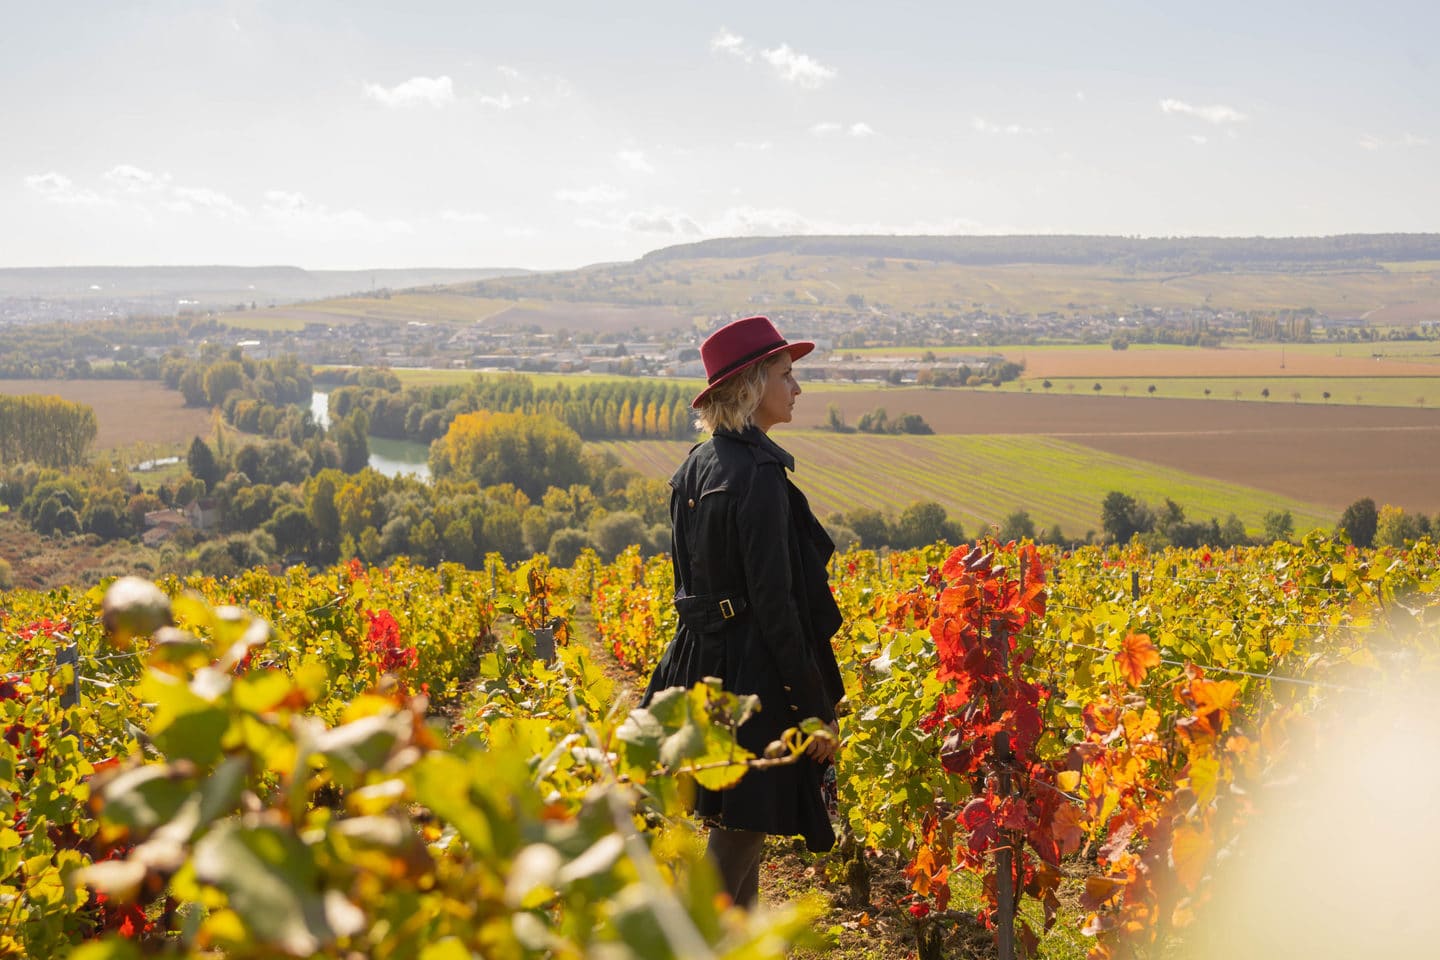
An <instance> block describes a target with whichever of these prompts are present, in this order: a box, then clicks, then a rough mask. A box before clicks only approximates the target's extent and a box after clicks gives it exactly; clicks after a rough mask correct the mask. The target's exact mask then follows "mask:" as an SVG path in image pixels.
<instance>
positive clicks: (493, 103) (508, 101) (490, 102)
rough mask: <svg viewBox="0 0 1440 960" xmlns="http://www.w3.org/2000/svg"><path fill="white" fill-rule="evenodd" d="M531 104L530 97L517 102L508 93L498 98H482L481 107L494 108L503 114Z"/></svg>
mask: <svg viewBox="0 0 1440 960" xmlns="http://www.w3.org/2000/svg"><path fill="white" fill-rule="evenodd" d="M529 102H530V98H529V97H521V98H519V99H518V100H517V99H516V98H514V97H512V96H510V94H508V93H502V94H500V96H498V97H492V96H482V97H481V98H480V105H481V106H484V107H494V108H495V109H496V110H500V111H502V112H503V111H508V110H514V109H515V108H516V107H519V106H523V105H525V104H527V103H529Z"/></svg>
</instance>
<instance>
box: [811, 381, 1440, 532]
mask: <svg viewBox="0 0 1440 960" xmlns="http://www.w3.org/2000/svg"><path fill="white" fill-rule="evenodd" d="M830 404H834V405H835V406H837V407H839V408H840V409H841V411H842V412H843V413H844V414H845V419H846V422H847V423H849V424H851V425H854V424H855V423H856V422H857V421H858V420H859V418H860V415H861V414H862V413H864V412H865V411H867V410H873V409H875V408H877V407H884V408H885V409H886V411H887V412H888V413H889V414H890V416H891V417H894V416H897V415H899V414H901V413H918V414H920V415H921V416H923V417H924V418H925V420H926V422H927V423H929V424H930V426H931V427H932V428H934V430H935V432H936V433H960V434H1042V435H1045V436H1050V437H1055V438H1058V439H1063V440H1066V441H1069V442H1071V443H1077V444H1082V445H1085V446H1089V447H1093V448H1095V449H1097V450H1102V451H1105V452H1108V453H1114V454H1119V455H1121V456H1126V457H1133V458H1135V459H1139V460H1146V461H1149V462H1152V463H1155V464H1159V465H1161V466H1165V467H1169V468H1173V469H1177V470H1181V471H1184V472H1187V473H1193V474H1197V475H1199V476H1204V477H1211V478H1214V479H1216V480H1221V481H1224V482H1226V483H1234V484H1242V485H1245V486H1249V487H1255V488H1259V489H1262V490H1269V491H1272V492H1275V493H1279V494H1283V495H1285V496H1287V497H1293V498H1295V499H1297V500H1303V501H1306V502H1310V503H1315V504H1320V505H1325V506H1329V507H1331V508H1334V509H1336V510H1337V511H1338V510H1340V509H1343V508H1344V507H1345V506H1346V505H1347V504H1349V503H1352V502H1354V501H1355V500H1357V499H1359V498H1361V497H1372V498H1374V499H1375V501H1376V503H1391V504H1395V505H1397V506H1403V507H1404V508H1405V509H1407V510H1424V511H1425V512H1427V513H1433V512H1437V511H1440V482H1437V480H1436V478H1437V477H1440V410H1430V409H1410V408H1403V407H1359V406H1340V405H1334V406H1327V405H1318V404H1294V403H1278V402H1277V403H1234V402H1228V401H1223V400H1178V399H1163V398H1150V397H1145V398H1139V397H1134V398H1120V397H1091V396H1068V395H1067V396H1046V395H1038V394H1015V393H992V392H984V391H976V390H921V389H914V390H906V389H893V388H892V389H888V390H887V389H876V390H873V391H853V392H852V391H845V392H835V393H828V392H819V391H814V392H812V393H811V394H810V395H809V397H808V402H807V398H806V397H803V396H802V398H801V400H800V402H799V403H798V404H797V405H796V417H795V421H794V423H795V426H797V427H820V426H823V424H824V422H825V418H826V408H827V407H828V406H829V405H830Z"/></svg>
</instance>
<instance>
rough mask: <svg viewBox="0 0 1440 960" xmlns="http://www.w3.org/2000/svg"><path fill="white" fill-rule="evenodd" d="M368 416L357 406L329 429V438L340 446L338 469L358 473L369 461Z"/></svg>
mask: <svg viewBox="0 0 1440 960" xmlns="http://www.w3.org/2000/svg"><path fill="white" fill-rule="evenodd" d="M369 432H370V416H369V414H367V413H366V412H365V410H364V409H363V408H359V407H357V408H356V409H355V410H353V411H351V412H350V415H349V416H347V417H345V419H343V420H341V421H340V423H339V424H338V425H337V426H336V427H335V428H334V429H333V430H331V431H330V438H331V439H332V440H334V441H335V445H336V446H338V447H339V448H340V469H341V470H343V471H345V472H346V473H359V472H360V471H361V470H364V469H365V467H366V466H368V465H369V463H370V438H369Z"/></svg>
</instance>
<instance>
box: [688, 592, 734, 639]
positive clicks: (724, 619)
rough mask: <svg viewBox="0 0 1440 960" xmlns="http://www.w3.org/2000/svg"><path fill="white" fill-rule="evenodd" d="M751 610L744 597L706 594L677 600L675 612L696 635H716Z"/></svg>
mask: <svg viewBox="0 0 1440 960" xmlns="http://www.w3.org/2000/svg"><path fill="white" fill-rule="evenodd" d="M749 609H750V603H749V601H747V600H746V599H745V597H744V595H743V594H742V595H736V596H721V595H719V594H705V595H703V596H698V597H679V596H677V597H676V598H675V611H676V613H678V614H679V615H680V622H681V623H683V624H685V626H687V627H689V628H690V629H691V630H694V631H695V632H696V633H715V632H716V631H719V630H723V629H725V627H726V626H727V625H728V624H729V622H730V621H731V620H734V619H735V618H736V617H738V616H740V614H742V613H744V612H745V611H746V610H749Z"/></svg>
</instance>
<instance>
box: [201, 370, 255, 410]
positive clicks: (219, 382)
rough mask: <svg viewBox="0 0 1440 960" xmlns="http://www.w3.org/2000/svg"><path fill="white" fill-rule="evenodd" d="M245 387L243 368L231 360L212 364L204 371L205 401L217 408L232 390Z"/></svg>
mask: <svg viewBox="0 0 1440 960" xmlns="http://www.w3.org/2000/svg"><path fill="white" fill-rule="evenodd" d="M244 386H245V368H244V367H242V366H241V365H240V364H239V363H236V362H235V361H233V360H226V361H224V362H222V363H216V364H212V365H211V367H210V369H208V370H206V371H205V399H206V401H207V402H209V404H210V406H212V407H218V406H220V404H221V403H223V402H224V401H225V397H226V396H227V395H228V394H229V393H230V391H232V390H239V389H241V388H242V387H244Z"/></svg>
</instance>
